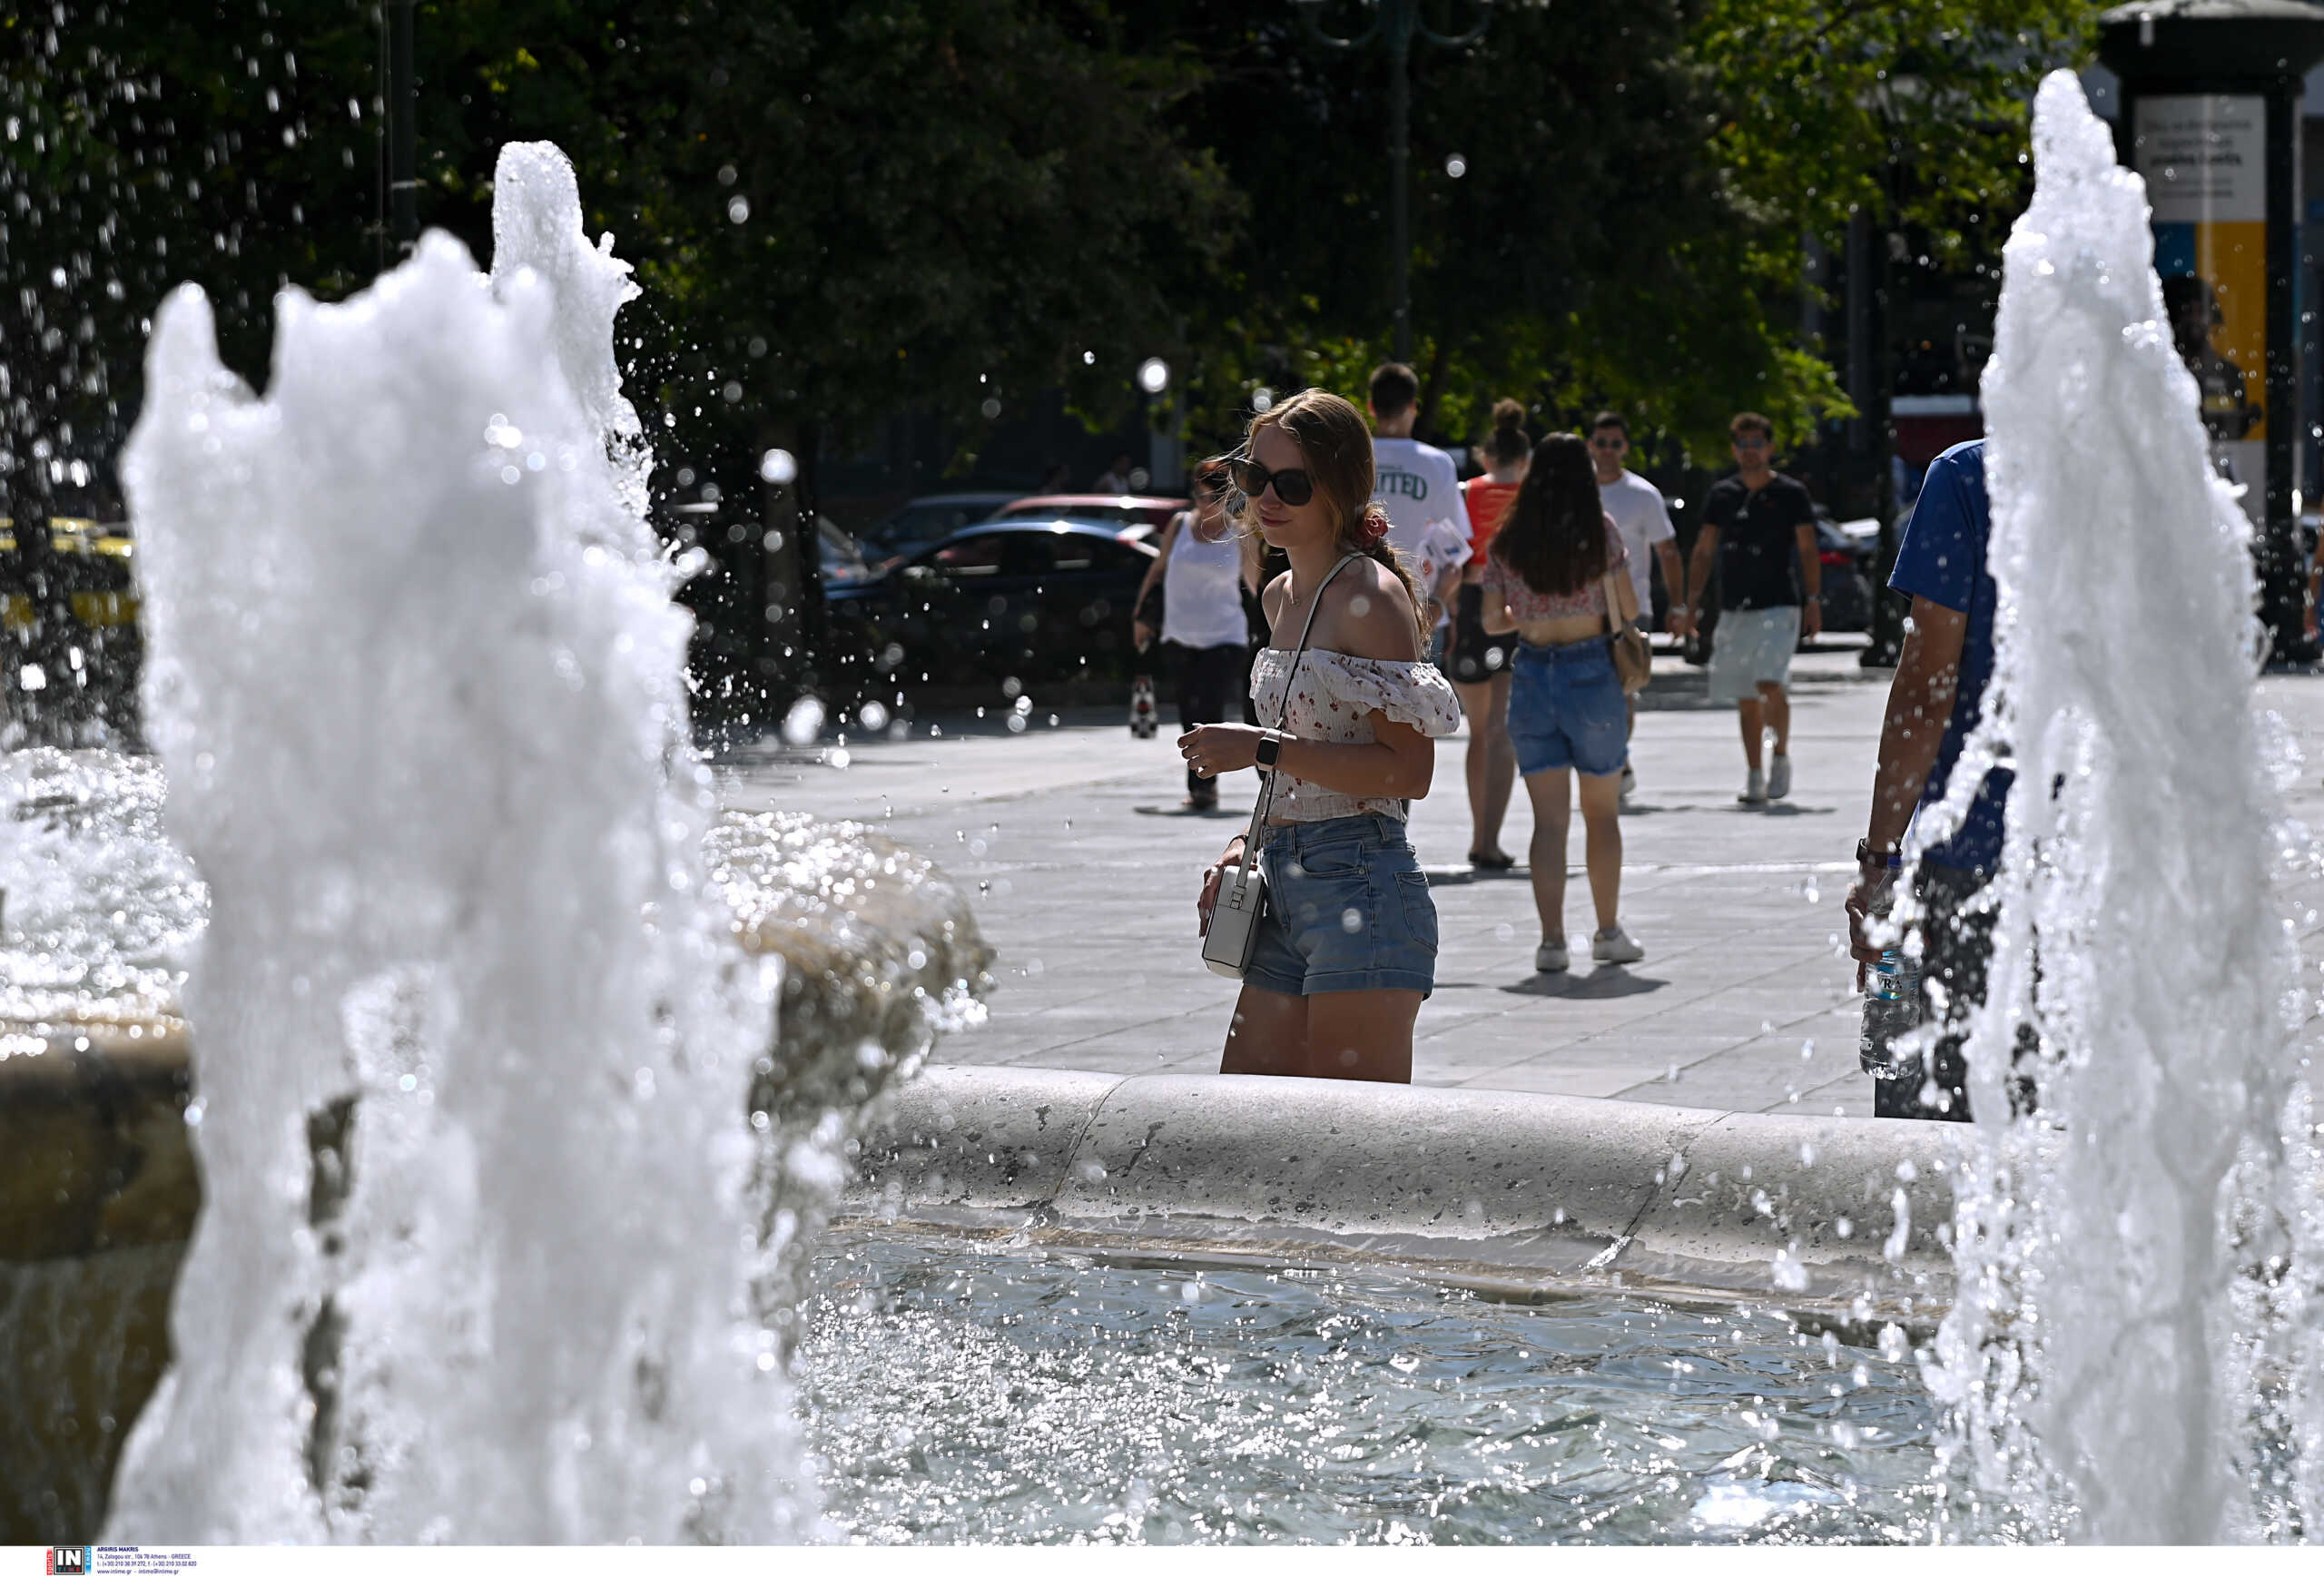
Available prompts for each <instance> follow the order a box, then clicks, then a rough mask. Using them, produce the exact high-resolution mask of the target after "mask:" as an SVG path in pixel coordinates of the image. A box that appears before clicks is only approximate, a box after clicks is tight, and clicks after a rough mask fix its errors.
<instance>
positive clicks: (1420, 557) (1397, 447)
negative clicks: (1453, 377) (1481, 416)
mask: <svg viewBox="0 0 2324 1577" xmlns="http://www.w3.org/2000/svg"><path fill="white" fill-rule="evenodd" d="M1419 400H1420V379H1418V378H1417V377H1415V376H1414V375H1413V370H1412V369H1411V368H1409V367H1407V366H1405V365H1404V364H1403V362H1401V361H1390V362H1386V363H1384V364H1383V365H1382V366H1380V367H1377V368H1375V369H1374V370H1373V373H1372V431H1373V439H1372V465H1373V472H1374V476H1373V483H1372V497H1373V498H1374V500H1375V501H1376V502H1378V504H1379V505H1380V507H1381V508H1384V509H1385V510H1386V511H1387V512H1388V542H1389V545H1390V546H1391V547H1394V548H1395V550H1396V551H1397V552H1398V553H1401V554H1403V557H1404V561H1405V562H1406V563H1407V564H1408V565H1410V566H1411V567H1412V571H1413V579H1414V580H1416V581H1418V582H1419V583H1420V589H1421V595H1422V596H1424V597H1426V598H1427V599H1428V606H1427V607H1425V608H1423V609H1422V610H1421V611H1422V613H1423V616H1425V617H1426V618H1427V619H1428V623H1429V628H1430V629H1432V630H1441V629H1443V627H1444V626H1446V625H1447V624H1448V623H1449V622H1450V610H1451V608H1452V586H1453V585H1454V583H1455V582H1456V581H1458V580H1459V578H1460V575H1461V567H1462V565H1463V564H1466V563H1467V562H1468V561H1469V508H1468V506H1467V505H1466V504H1464V503H1462V500H1461V473H1460V471H1459V470H1458V469H1457V468H1455V467H1454V466H1453V464H1452V456H1451V455H1448V454H1446V453H1445V452H1444V451H1443V449H1440V448H1435V447H1434V446H1433V445H1430V444H1424V443H1421V442H1419V441H1417V440H1415V439H1413V420H1414V419H1415V418H1416V417H1418V415H1419V414H1420V412H1419Z"/></svg>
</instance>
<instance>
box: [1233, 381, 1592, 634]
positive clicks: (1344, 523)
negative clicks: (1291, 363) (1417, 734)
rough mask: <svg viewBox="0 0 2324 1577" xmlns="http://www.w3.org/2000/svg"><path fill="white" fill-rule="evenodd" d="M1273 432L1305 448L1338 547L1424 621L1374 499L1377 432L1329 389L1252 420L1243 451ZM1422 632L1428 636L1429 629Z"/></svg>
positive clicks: (1248, 512) (1243, 506)
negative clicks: (1383, 575) (1371, 569)
mask: <svg viewBox="0 0 2324 1577" xmlns="http://www.w3.org/2000/svg"><path fill="white" fill-rule="evenodd" d="M1271 427H1275V428H1281V429H1283V430H1284V432H1285V434H1287V435H1288V436H1289V437H1290V439H1291V440H1292V441H1293V442H1294V443H1295V444H1297V445H1298V446H1299V455H1300V459H1301V462H1302V463H1303V464H1304V465H1305V467H1306V469H1307V475H1308V476H1309V477H1310V478H1313V480H1314V481H1315V499H1316V501H1317V502H1318V503H1320V504H1323V505H1324V507H1325V508H1328V509H1329V510H1330V511H1331V514H1332V519H1333V522H1334V527H1335V529H1334V534H1333V543H1334V546H1335V547H1337V548H1338V549H1339V551H1340V552H1342V553H1360V554H1362V555H1364V557H1366V558H1369V559H1371V560H1373V561H1374V563H1376V564H1379V565H1380V566H1382V567H1384V568H1385V569H1387V570H1388V571H1389V572H1390V573H1391V574H1393V576H1394V577H1396V578H1397V579H1398V580H1400V581H1402V582H1403V587H1404V592H1405V595H1406V596H1410V597H1411V598H1412V606H1413V619H1414V621H1415V622H1418V621H1419V620H1420V619H1421V618H1422V617H1423V614H1422V612H1421V609H1422V607H1423V605H1424V601H1425V599H1424V598H1423V597H1422V596H1421V594H1420V588H1419V587H1418V586H1414V585H1413V577H1412V571H1411V570H1409V569H1407V568H1405V567H1404V565H1403V559H1402V558H1400V557H1398V556H1397V553H1396V550H1395V549H1394V548H1393V547H1390V546H1388V535H1387V534H1388V512H1387V511H1386V510H1385V509H1384V508H1381V507H1380V505H1379V503H1378V502H1377V501H1376V500H1375V499H1374V498H1373V497H1372V487H1373V479H1374V477H1373V469H1372V428H1371V425H1370V424H1369V423H1368V422H1366V421H1365V420H1364V413H1363V412H1362V411H1359V410H1357V409H1355V407H1354V406H1353V405H1350V404H1349V403H1348V402H1347V401H1346V400H1344V399H1341V398H1340V397H1339V396H1338V395H1336V394H1334V393H1332V392H1331V391H1330V390H1328V389H1301V390H1300V391H1299V392H1298V393H1297V394H1295V395H1293V396H1292V397H1291V398H1290V399H1285V400H1281V401H1278V402H1277V403H1275V405H1272V406H1270V407H1268V408H1267V409H1265V410H1263V411H1261V412H1259V414H1258V415H1256V416H1255V417H1253V418H1252V419H1251V425H1250V427H1249V429H1247V430H1246V432H1245V433H1244V436H1243V452H1244V453H1245V454H1248V453H1250V452H1251V449H1252V447H1253V445H1254V444H1255V443H1256V441H1257V439H1258V436H1259V434H1260V433H1261V432H1262V431H1264V430H1265V429H1267V428H1271ZM1595 485H1596V484H1595V482H1594V481H1593V483H1592V486H1593V487H1594V486H1595ZM1239 504H1240V508H1238V509H1237V511H1236V513H1237V516H1238V517H1239V518H1240V520H1241V522H1242V526H1243V529H1244V530H1246V531H1247V532H1249V533H1250V534H1251V535H1253V536H1254V537H1256V535H1257V534H1258V529H1259V520H1258V512H1257V511H1256V509H1254V508H1252V507H1251V501H1250V500H1249V499H1248V498H1240V499H1239ZM1422 633H1423V635H1425V634H1426V630H1425V628H1424V627H1423V631H1422Z"/></svg>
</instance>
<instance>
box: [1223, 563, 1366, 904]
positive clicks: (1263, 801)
mask: <svg viewBox="0 0 2324 1577" xmlns="http://www.w3.org/2000/svg"><path fill="white" fill-rule="evenodd" d="M1359 557H1363V556H1362V555H1361V554H1355V553H1350V554H1347V555H1344V557H1342V558H1341V559H1340V561H1339V562H1338V563H1337V564H1334V565H1333V566H1332V572H1331V574H1329V575H1327V576H1325V577H1324V584H1323V586H1317V587H1316V588H1315V600H1314V601H1313V602H1310V603H1309V604H1308V605H1307V622H1306V623H1305V624H1304V625H1302V626H1300V627H1299V645H1298V646H1297V648H1296V649H1295V650H1294V651H1293V652H1292V654H1291V672H1290V673H1288V674H1286V675H1284V678H1283V705H1280V706H1278V707H1276V708H1275V726H1276V727H1277V728H1281V727H1282V726H1283V724H1284V720H1285V718H1287V717H1289V716H1290V715H1291V686H1292V685H1293V683H1294V682H1295V680H1297V678H1298V677H1299V665H1300V662H1301V661H1302V660H1303V659H1304V658H1305V656H1306V655H1307V637H1308V636H1312V635H1314V634H1315V615H1316V614H1317V613H1318V612H1320V611H1322V609H1323V606H1324V587H1325V586H1330V585H1331V584H1332V582H1333V581H1334V580H1336V579H1338V578H1339V573H1340V571H1341V570H1343V569H1345V568H1346V567H1348V566H1349V565H1351V564H1353V563H1354V562H1355V561H1356V560H1357V559H1358V558H1359ZM1281 770H1282V769H1281V768H1279V767H1278V768H1277V769H1276V771H1277V772H1280V771H1281ZM1259 775H1260V776H1262V777H1264V778H1265V779H1266V783H1265V784H1264V785H1263V786H1262V787H1261V788H1260V790H1259V797H1258V799H1257V800H1256V802H1255V803H1253V804H1252V806H1251V826H1250V830H1249V831H1248V832H1246V833H1244V834H1243V865H1242V869H1243V874H1244V875H1245V877H1246V878H1247V877H1248V876H1249V875H1250V872H1251V865H1252V862H1254V861H1256V860H1257V859H1258V857H1259V829H1260V828H1261V827H1262V826H1265V824H1266V817H1267V812H1268V811H1269V810H1270V809H1271V808H1273V806H1274V804H1275V773H1273V772H1268V773H1262V774H1259Z"/></svg>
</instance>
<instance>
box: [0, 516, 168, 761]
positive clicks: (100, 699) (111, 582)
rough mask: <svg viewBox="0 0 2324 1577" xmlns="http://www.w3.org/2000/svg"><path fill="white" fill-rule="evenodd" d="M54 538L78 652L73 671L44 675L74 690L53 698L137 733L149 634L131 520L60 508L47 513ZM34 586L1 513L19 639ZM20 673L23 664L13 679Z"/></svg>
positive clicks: (69, 636) (71, 710) (4, 598)
mask: <svg viewBox="0 0 2324 1577" xmlns="http://www.w3.org/2000/svg"><path fill="white" fill-rule="evenodd" d="M48 540H49V547H50V548H51V549H52V551H53V553H54V558H53V559H52V560H51V568H52V572H53V573H54V575H55V576H56V577H58V579H57V581H56V582H52V586H53V588H54V590H55V591H57V592H61V593H62V595H63V596H64V600H65V603H66V605H67V606H69V607H70V609H71V613H72V619H71V624H70V626H69V627H68V628H67V629H66V630H65V631H64V633H63V642H64V646H65V647H67V648H69V649H70V650H72V651H76V652H78V653H79V654H80V657H79V660H78V663H77V665H76V668H75V671H74V674H73V675H43V677H44V681H45V682H47V683H54V684H59V685H61V684H64V683H65V682H66V681H67V680H68V678H69V680H70V682H71V684H72V685H73V690H74V694H73V696H72V698H71V699H70V700H64V699H63V697H62V696H61V695H52V696H51V697H50V700H49V703H48V704H49V705H50V706H52V707H56V706H58V705H62V707H63V714H62V715H66V716H72V717H82V718H87V719H92V720H95V721H100V722H103V723H106V724H111V725H112V726H113V727H115V728H117V729H119V730H121V731H122V732H123V735H124V737H127V738H132V739H133V738H134V737H135V736H136V733H137V715H138V713H137V681H138V671H139V669H140V668H141V667H142V666H143V662H144V640H143V634H142V632H141V631H140V629H139V626H138V623H137V616H138V598H137V586H136V583H135V581H134V579H133V577H132V576H131V574H130V560H131V557H132V556H133V554H134V553H135V552H136V545H135V544H134V543H133V541H131V539H130V536H129V527H127V526H125V525H121V524H118V523H100V522H98V521H95V520H89V519H83V518H81V517H74V516H64V515H57V516H52V517H50V518H49V522H48ZM31 590H32V588H31V586H29V585H28V584H27V583H26V581H25V575H24V566H23V563H22V561H21V559H20V558H19V557H18V555H17V552H16V529H15V521H14V520H12V519H10V518H9V517H6V516H5V515H0V622H5V626H6V630H7V633H8V635H9V636H12V637H14V638H16V639H21V638H23V636H25V634H26V633H27V632H29V631H30V630H31V629H32V628H33V618H34V607H33V598H32V596H31ZM21 681H22V674H21V673H20V672H19V673H18V674H15V675H12V676H11V677H10V678H9V679H8V681H7V684H8V685H10V686H13V685H15V684H17V683H20V682H21ZM0 710H5V708H0Z"/></svg>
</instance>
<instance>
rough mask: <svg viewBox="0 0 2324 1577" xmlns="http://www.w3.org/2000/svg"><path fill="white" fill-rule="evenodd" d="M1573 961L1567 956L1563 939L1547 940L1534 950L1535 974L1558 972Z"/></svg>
mask: <svg viewBox="0 0 2324 1577" xmlns="http://www.w3.org/2000/svg"><path fill="white" fill-rule="evenodd" d="M1569 963H1571V959H1569V958H1568V957H1567V956H1566V951H1565V943H1563V942H1561V941H1545V942H1543V943H1542V944H1541V946H1539V947H1537V948H1535V949H1534V950H1533V972H1534V973H1535V974H1541V975H1553V974H1556V973H1558V972H1559V971H1561V970H1563V969H1564V968H1565V967H1566V966H1567V965H1568V964H1569Z"/></svg>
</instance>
